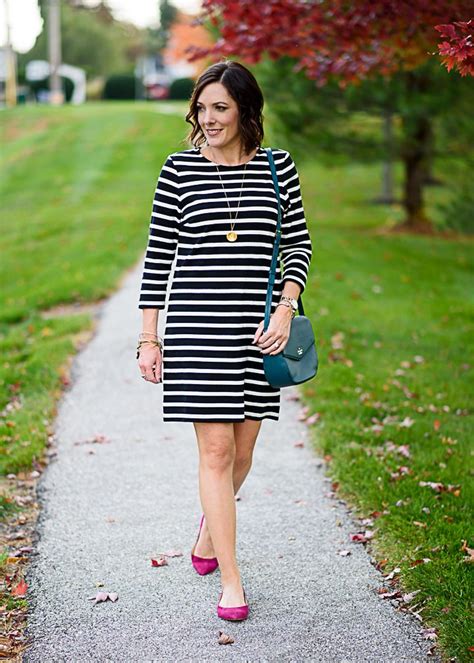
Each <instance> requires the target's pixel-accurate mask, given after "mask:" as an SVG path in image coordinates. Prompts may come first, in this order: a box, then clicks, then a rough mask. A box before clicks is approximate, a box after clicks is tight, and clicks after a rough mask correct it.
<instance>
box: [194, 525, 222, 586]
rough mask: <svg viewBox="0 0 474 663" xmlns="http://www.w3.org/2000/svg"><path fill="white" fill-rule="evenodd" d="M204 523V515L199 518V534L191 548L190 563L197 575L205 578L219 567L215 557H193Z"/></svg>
mask: <svg viewBox="0 0 474 663" xmlns="http://www.w3.org/2000/svg"><path fill="white" fill-rule="evenodd" d="M203 522H204V514H202V516H201V522H200V523H199V532H198V535H197V538H196V543H195V544H194V546H193V549H192V551H191V562H192V565H193V566H194V568H195V569H196V571H197V572H198V573H199V575H201V576H205V575H207V574H208V573H212V572H213V571H215V570H216V569H217V567H218V566H219V562H218V561H217V557H199V556H198V555H194V554H193V552H194V549H195V548H196V544H197V542H198V539H199V535H200V534H201V529H202V524H203Z"/></svg>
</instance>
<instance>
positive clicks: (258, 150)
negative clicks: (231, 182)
mask: <svg viewBox="0 0 474 663" xmlns="http://www.w3.org/2000/svg"><path fill="white" fill-rule="evenodd" d="M195 149H196V150H197V153H198V154H199V155H200V156H201V157H202V158H203V159H204V160H205V161H208V162H209V163H212V164H213V165H214V166H222V167H223V168H240V167H241V166H246V165H247V164H248V163H250V162H251V161H253V160H254V159H255V158H256V157H257V156H258V155H259V154H260V153H261V150H262V147H259V148H258V149H257V151H256V153H255V154H254V155H253V157H252V158H251V159H249V160H248V161H244V163H236V164H228V163H217V162H216V161H211V159H208V158H207V157H205V156H204V154H203V153H202V152H201V148H200V147H196V148H195Z"/></svg>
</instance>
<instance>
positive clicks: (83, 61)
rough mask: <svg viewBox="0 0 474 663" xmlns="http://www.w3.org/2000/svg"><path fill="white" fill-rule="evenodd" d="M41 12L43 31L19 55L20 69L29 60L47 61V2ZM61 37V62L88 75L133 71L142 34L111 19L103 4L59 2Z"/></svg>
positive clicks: (125, 24)
mask: <svg viewBox="0 0 474 663" xmlns="http://www.w3.org/2000/svg"><path fill="white" fill-rule="evenodd" d="M40 12H41V16H42V17H43V20H44V25H43V31H42V32H41V34H40V35H39V36H38V39H37V40H36V43H35V45H34V46H33V48H32V49H31V50H30V51H29V52H28V53H25V54H22V55H20V56H19V65H20V67H21V66H22V65H23V66H24V64H25V63H26V62H28V61H29V60H37V59H38V60H45V59H47V58H48V43H47V2H46V0H41V2H40ZM61 35H62V40H61V47H62V60H63V62H65V63H67V64H71V65H74V66H77V67H82V68H83V69H85V71H86V73H87V75H88V76H97V75H107V74H110V73H115V72H124V71H130V72H131V71H133V67H134V59H135V55H136V51H137V46H138V44H139V42H140V41H141V31H140V30H139V29H138V28H135V27H134V26H132V25H131V24H128V23H122V22H119V21H116V20H114V18H113V16H112V14H111V13H110V10H109V9H108V8H107V6H106V5H105V4H104V3H101V4H100V5H99V6H98V7H95V8H90V7H84V6H82V5H81V4H78V3H74V2H69V3H62V5H61ZM138 50H139V49H138Z"/></svg>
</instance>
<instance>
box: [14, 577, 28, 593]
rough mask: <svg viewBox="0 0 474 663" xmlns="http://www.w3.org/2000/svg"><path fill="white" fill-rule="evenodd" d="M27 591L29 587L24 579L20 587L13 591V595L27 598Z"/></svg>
mask: <svg viewBox="0 0 474 663" xmlns="http://www.w3.org/2000/svg"><path fill="white" fill-rule="evenodd" d="M27 589H28V585H27V584H26V582H25V581H24V580H23V578H22V579H21V580H20V582H19V583H18V585H17V586H16V587H14V588H13V589H12V591H11V593H12V595H13V596H26V591H27Z"/></svg>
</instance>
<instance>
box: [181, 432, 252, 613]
mask: <svg viewBox="0 0 474 663" xmlns="http://www.w3.org/2000/svg"><path fill="white" fill-rule="evenodd" d="M244 423H245V422H242V426H243V424H244ZM252 423H253V425H254V429H257V428H258V427H257V426H256V425H255V424H257V423H258V422H253V421H252ZM235 425H236V424H231V423H229V424H227V423H217V422H216V423H207V422H195V423H194V428H195V430H196V436H197V440H198V446H199V492H200V498H201V504H202V506H203V510H204V513H205V515H206V520H205V523H206V524H207V526H208V530H209V533H210V535H211V537H212V543H213V544H214V550H215V554H216V556H217V558H218V560H219V567H220V572H221V582H222V590H223V595H222V598H221V601H220V605H222V606H223V607H227V606H234V605H242V604H243V603H244V596H243V591H242V583H241V579H240V572H239V569H238V566H237V560H236V551H235V547H236V509H235V497H234V495H235V486H234V476H233V475H234V461H235V459H236V457H237V453H236V440H235V431H234V426H235ZM244 431H245V428H242V430H239V433H240V435H238V439H239V441H240V442H241V444H240V448H243V447H245V443H246V444H247V450H248V448H249V447H250V448H251V451H253V445H254V444H255V439H256V435H255V436H254V437H255V439H254V440H253V444H252V443H251V441H252V435H249V434H248V431H247V434H246V435H242V433H243V432H244ZM257 433H258V430H257ZM242 459H245V462H241V461H242ZM250 464H251V461H250V463H249V454H248V451H247V453H246V454H245V453H242V452H240V453H239V465H238V466H236V467H240V470H239V472H238V473H237V474H238V475H237V476H236V484H235V485H236V486H237V490H238V488H240V485H242V482H243V480H244V479H245V476H246V475H247V473H248V471H249V469H250ZM194 552H195V554H197V555H199V554H201V551H200V550H199V551H198V550H197V546H196V549H195V551H194ZM203 556H204V555H203Z"/></svg>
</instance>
